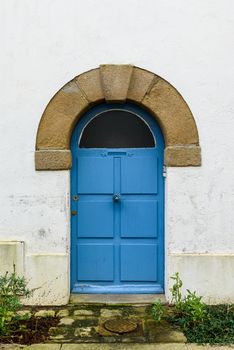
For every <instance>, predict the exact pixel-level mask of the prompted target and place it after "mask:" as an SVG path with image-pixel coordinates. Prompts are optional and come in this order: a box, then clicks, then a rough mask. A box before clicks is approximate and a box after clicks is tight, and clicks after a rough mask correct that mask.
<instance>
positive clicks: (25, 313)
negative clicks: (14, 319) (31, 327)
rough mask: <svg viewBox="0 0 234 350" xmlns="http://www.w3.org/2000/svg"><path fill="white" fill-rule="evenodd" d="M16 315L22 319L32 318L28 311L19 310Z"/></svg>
mask: <svg viewBox="0 0 234 350" xmlns="http://www.w3.org/2000/svg"><path fill="white" fill-rule="evenodd" d="M16 315H17V316H19V317H22V318H24V317H25V318H30V317H31V316H32V313H31V311H29V310H20V311H17V313H16Z"/></svg>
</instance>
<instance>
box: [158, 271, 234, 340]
mask: <svg viewBox="0 0 234 350" xmlns="http://www.w3.org/2000/svg"><path fill="white" fill-rule="evenodd" d="M171 279H172V280H173V281H174V284H173V286H172V287H171V288H170V291H171V294H172V305H162V304H161V302H160V301H157V302H155V303H154V305H153V307H152V316H153V318H154V319H155V321H156V322H160V321H161V320H166V321H168V322H170V323H171V324H173V325H176V326H179V327H180V328H181V329H182V330H183V332H184V333H185V335H186V337H187V339H188V341H189V342H194V343H211V344H215V343H224V344H226V343H233V342H234V305H213V306H210V305H206V304H205V303H203V302H202V297H201V296H198V295H197V294H196V292H191V291H190V290H188V289H187V293H186V295H185V296H184V297H182V292H181V289H182V287H183V283H182V280H181V279H180V276H179V273H178V272H177V273H176V274H175V275H174V276H172V277H171Z"/></svg>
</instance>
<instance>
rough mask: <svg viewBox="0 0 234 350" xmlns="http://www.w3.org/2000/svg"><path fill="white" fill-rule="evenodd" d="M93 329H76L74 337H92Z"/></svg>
mask: <svg viewBox="0 0 234 350" xmlns="http://www.w3.org/2000/svg"><path fill="white" fill-rule="evenodd" d="M92 330H93V327H79V328H76V329H75V332H74V336H75V337H81V338H87V337H91V336H92Z"/></svg>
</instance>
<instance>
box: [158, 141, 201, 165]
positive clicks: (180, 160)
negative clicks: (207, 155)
mask: <svg viewBox="0 0 234 350" xmlns="http://www.w3.org/2000/svg"><path fill="white" fill-rule="evenodd" d="M164 164H165V165H166V166H174V167H181V166H183V167H185V166H200V165H201V148H200V147H199V146H191V145H188V146H168V147H166V148H165V151H164Z"/></svg>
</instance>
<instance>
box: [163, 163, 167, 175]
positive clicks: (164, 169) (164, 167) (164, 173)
mask: <svg viewBox="0 0 234 350" xmlns="http://www.w3.org/2000/svg"><path fill="white" fill-rule="evenodd" d="M163 177H167V167H166V166H165V165H164V166H163Z"/></svg>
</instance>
